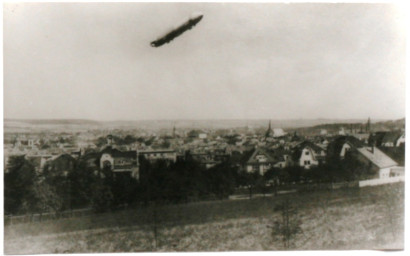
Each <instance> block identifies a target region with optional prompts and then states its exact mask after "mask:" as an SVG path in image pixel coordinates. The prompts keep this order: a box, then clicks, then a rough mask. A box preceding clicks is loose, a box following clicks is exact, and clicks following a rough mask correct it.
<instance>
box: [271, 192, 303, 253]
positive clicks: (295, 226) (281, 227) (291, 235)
mask: <svg viewBox="0 0 410 256" xmlns="http://www.w3.org/2000/svg"><path fill="white" fill-rule="evenodd" d="M279 210H280V211H281V214H280V217H279V218H278V219H277V220H275V221H274V223H273V225H272V226H269V227H270V228H271V230H272V237H273V239H274V240H276V239H277V238H279V239H280V241H281V242H282V245H283V248H284V249H286V250H289V249H292V248H295V247H296V238H297V236H298V235H299V234H302V233H303V231H302V228H301V225H302V221H301V219H300V217H299V216H298V213H297V209H296V208H295V207H293V206H292V205H291V203H290V201H289V200H288V199H287V200H285V201H283V202H282V203H281V204H280V205H279Z"/></svg>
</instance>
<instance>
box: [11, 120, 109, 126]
mask: <svg viewBox="0 0 410 256" xmlns="http://www.w3.org/2000/svg"><path fill="white" fill-rule="evenodd" d="M10 123H14V124H16V123H20V124H30V125H101V122H98V121H94V120H87V119H4V124H10Z"/></svg>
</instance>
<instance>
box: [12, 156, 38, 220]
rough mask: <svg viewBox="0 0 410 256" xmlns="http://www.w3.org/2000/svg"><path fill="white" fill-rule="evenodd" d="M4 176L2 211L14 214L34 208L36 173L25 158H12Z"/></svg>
mask: <svg viewBox="0 0 410 256" xmlns="http://www.w3.org/2000/svg"><path fill="white" fill-rule="evenodd" d="M7 170H8V171H7V172H6V173H5V174H4V211H5V213H6V214H16V213H23V212H28V211H32V210H34V209H35V208H36V198H35V193H34V185H35V182H36V177H37V176H36V172H35V168H34V166H33V165H32V164H31V163H30V161H28V160H27V159H25V156H12V157H10V159H9V162H8V168H7Z"/></svg>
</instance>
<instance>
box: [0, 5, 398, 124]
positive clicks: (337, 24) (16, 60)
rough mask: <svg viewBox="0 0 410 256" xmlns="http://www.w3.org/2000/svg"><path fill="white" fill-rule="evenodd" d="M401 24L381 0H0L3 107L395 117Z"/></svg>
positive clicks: (156, 114)
mask: <svg viewBox="0 0 410 256" xmlns="http://www.w3.org/2000/svg"><path fill="white" fill-rule="evenodd" d="M193 12H202V13H203V14H204V18H203V19H202V21H201V22H200V23H199V24H198V25H197V26H196V27H194V28H193V29H192V30H189V31H187V32H186V33H184V34H183V35H181V36H180V37H179V38H177V39H175V40H174V41H172V42H171V43H170V44H166V45H163V46H162V47H159V48H153V47H151V46H150V42H151V41H153V40H154V39H156V38H157V37H158V36H160V35H162V34H164V33H165V32H167V30H168V29H169V28H171V27H173V26H175V25H178V24H179V23H181V21H183V20H184V19H185V18H188V17H189V16H190V15H191V13H193ZM402 26H403V23H402V16H401V14H400V12H399V9H398V8H396V7H394V6H392V5H382V4H378V5H375V4H273V3H268V4H246V3H240V4H220V3H219V4H218V3H211V4H209V3H208V4H206V3H194V4H187V3H179V4H171V3H120V4H113V3H65V4H62V3H38V4H34V3H32V4H6V5H4V34H3V40H4V117H5V118H86V119H95V120H138V119H241V118H246V119H249V118H272V119H293V118H367V117H369V116H370V117H372V118H375V119H376V118H383V119H384V118H386V119H396V118H402V117H404V115H405V93H404V92H405V80H404V79H405V35H404V33H403V30H402V29H403V28H402Z"/></svg>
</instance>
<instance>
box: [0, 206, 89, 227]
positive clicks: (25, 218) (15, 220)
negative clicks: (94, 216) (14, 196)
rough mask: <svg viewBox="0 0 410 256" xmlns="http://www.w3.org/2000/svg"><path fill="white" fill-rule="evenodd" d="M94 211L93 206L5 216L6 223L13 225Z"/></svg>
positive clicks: (75, 215) (86, 213) (77, 215)
mask: <svg viewBox="0 0 410 256" xmlns="http://www.w3.org/2000/svg"><path fill="white" fill-rule="evenodd" d="M92 212H93V211H92V209H91V208H86V209H77V210H70V211H64V212H47V213H35V214H27V215H20V216H11V215H9V216H4V225H13V224H19V223H26V222H41V221H46V220H55V219H60V218H71V217H79V216H84V215H89V214H91V213H92Z"/></svg>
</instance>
